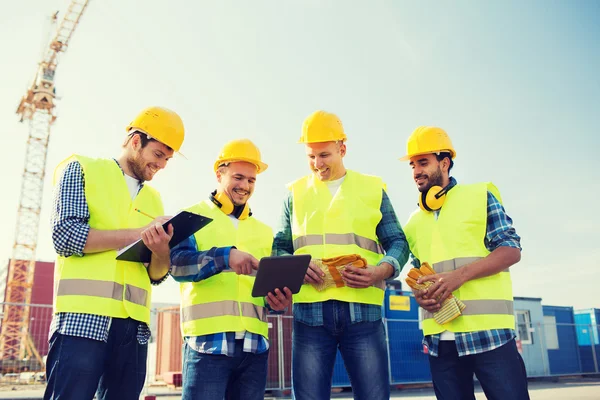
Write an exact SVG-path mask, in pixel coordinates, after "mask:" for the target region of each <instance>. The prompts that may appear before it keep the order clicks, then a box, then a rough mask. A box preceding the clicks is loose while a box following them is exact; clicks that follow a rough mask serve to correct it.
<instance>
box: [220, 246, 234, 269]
mask: <svg viewBox="0 0 600 400" xmlns="http://www.w3.org/2000/svg"><path fill="white" fill-rule="evenodd" d="M222 249H223V258H222V259H223V264H221V263H220V262H219V261H218V260H219V259H220V257H215V266H216V267H217V270H218V271H226V270H229V269H231V267H229V254H230V253H231V249H237V247H235V246H231V247H223V248H222Z"/></svg>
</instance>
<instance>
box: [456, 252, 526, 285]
mask: <svg viewBox="0 0 600 400" xmlns="http://www.w3.org/2000/svg"><path fill="white" fill-rule="evenodd" d="M519 260H521V251H520V250H519V249H516V248H514V247H507V246H502V247H498V248H497V249H496V250H494V251H492V252H491V253H490V254H488V255H487V257H485V258H482V259H480V260H477V261H475V262H473V263H471V264H469V265H467V266H464V267H462V268H460V269H458V270H457V271H459V273H460V274H461V275H462V280H463V281H464V282H468V281H471V280H473V279H479V278H485V277H486V276H491V275H495V274H497V273H499V272H502V271H504V270H506V269H507V268H509V267H510V266H511V265H513V264H516V263H518V262H519Z"/></svg>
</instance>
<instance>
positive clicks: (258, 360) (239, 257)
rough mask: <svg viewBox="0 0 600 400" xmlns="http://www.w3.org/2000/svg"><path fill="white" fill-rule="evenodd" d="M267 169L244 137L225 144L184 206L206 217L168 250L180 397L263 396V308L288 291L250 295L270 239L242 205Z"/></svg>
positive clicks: (281, 300)
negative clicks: (208, 181) (197, 198)
mask: <svg viewBox="0 0 600 400" xmlns="http://www.w3.org/2000/svg"><path fill="white" fill-rule="evenodd" d="M266 169H267V164H265V163H263V162H262V160H261V156H260V152H259V150H258V148H257V147H256V146H255V145H254V143H252V142H251V141H250V140H248V139H237V140H232V141H231V142H228V143H227V144H225V146H224V147H223V149H222V150H221V152H220V155H219V156H218V157H217V160H216V162H215V163H214V171H215V175H216V178H217V182H218V188H217V190H216V191H214V192H213V193H211V194H210V196H209V198H207V199H206V200H204V201H201V202H200V203H198V204H196V205H194V206H192V207H190V208H189V209H187V211H190V212H194V213H197V214H200V215H204V216H206V217H209V218H212V222H211V223H210V224H208V225H207V226H206V227H204V228H202V229H201V230H199V231H198V232H196V233H195V234H194V235H193V236H190V237H189V238H188V239H186V240H184V241H183V242H181V243H180V244H179V245H177V246H176V247H174V248H173V251H172V252H171V260H172V270H171V276H172V277H173V278H174V279H175V280H176V281H178V282H180V283H181V325H182V332H183V335H184V338H185V345H184V350H183V393H182V395H183V396H182V398H183V400H196V399H197V400H222V399H223V398H227V399H229V400H259V399H260V400H262V399H264V396H265V387H266V384H267V360H268V355H269V341H268V331H269V328H268V323H267V319H266V316H267V313H268V311H269V310H268V308H270V309H271V310H275V311H282V310H284V309H285V308H287V307H288V306H289V304H290V302H291V296H292V293H291V292H290V290H289V289H288V288H283V290H279V289H276V290H275V293H269V294H268V296H267V297H266V299H265V298H261V297H259V298H256V297H252V287H253V284H254V275H255V272H256V269H257V267H258V260H257V259H258V258H262V257H265V256H269V255H270V253H271V247H272V243H273V231H272V229H271V228H270V227H269V226H267V225H265V224H264V223H262V222H260V221H259V220H258V219H256V218H255V217H253V216H252V213H251V212H250V206H249V204H248V200H249V199H250V197H251V196H252V194H253V192H254V186H255V183H256V177H257V174H259V173H261V172H264V171H265V170H266ZM206 249H210V250H206ZM267 306H268V308H267Z"/></svg>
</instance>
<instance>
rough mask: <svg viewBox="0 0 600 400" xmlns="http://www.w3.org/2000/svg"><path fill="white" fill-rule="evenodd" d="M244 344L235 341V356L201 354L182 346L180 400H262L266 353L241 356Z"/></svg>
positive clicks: (240, 341)
mask: <svg viewBox="0 0 600 400" xmlns="http://www.w3.org/2000/svg"><path fill="white" fill-rule="evenodd" d="M243 349H244V340H236V341H235V354H234V356H233V357H228V356H226V355H222V354H204V353H200V352H197V351H196V350H194V349H192V348H191V347H190V346H188V344H187V343H185V344H184V345H183V393H182V397H181V399H182V400H194V399H197V400H223V399H224V398H226V399H227V400H263V399H264V398H265V387H266V386H267V360H268V358H269V351H268V350H267V351H265V352H264V353H260V354H254V353H244V352H243Z"/></svg>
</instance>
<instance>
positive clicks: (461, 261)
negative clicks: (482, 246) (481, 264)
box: [432, 257, 510, 274]
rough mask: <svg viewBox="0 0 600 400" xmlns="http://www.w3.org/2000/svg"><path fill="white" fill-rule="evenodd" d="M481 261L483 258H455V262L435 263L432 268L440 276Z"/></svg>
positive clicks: (508, 269) (507, 269) (508, 270)
mask: <svg viewBox="0 0 600 400" xmlns="http://www.w3.org/2000/svg"><path fill="white" fill-rule="evenodd" d="M479 259H481V257H460V258H455V259H453V260H446V261H441V262H437V263H434V264H433V265H432V267H433V269H434V270H435V272H437V273H438V274H439V273H441V272H450V271H454V270H455V269H459V268H461V267H464V266H465V265H468V264H471V263H472V262H475V261H477V260H479ZM504 272H510V268H506V269H505V270H504Z"/></svg>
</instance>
